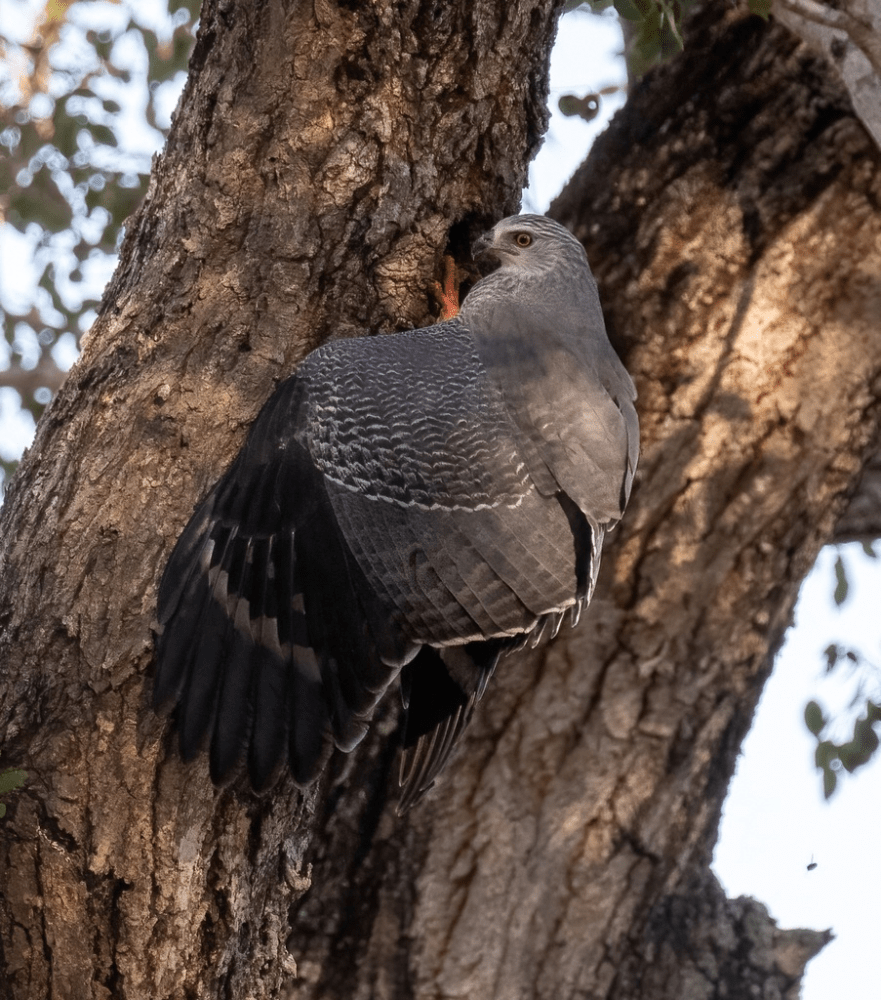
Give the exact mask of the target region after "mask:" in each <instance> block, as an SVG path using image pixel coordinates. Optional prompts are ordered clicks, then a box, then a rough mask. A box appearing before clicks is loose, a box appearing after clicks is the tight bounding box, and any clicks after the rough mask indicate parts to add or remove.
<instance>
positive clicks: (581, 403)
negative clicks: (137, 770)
mask: <svg viewBox="0 0 881 1000" xmlns="http://www.w3.org/2000/svg"><path fill="white" fill-rule="evenodd" d="M475 249H476V250H477V251H478V252H480V253H488V254H491V255H492V256H495V257H496V258H497V259H498V260H499V261H500V266H499V268H498V269H497V270H495V271H494V272H493V273H492V274H490V275H489V276H488V277H486V278H484V279H482V280H481V281H479V282H478V283H477V284H476V285H475V286H474V288H473V289H472V290H471V292H470V293H469V295H468V296H467V298H466V299H465V302H464V304H463V306H462V308H461V311H460V312H459V313H458V315H457V316H455V317H454V318H453V319H450V320H447V321H446V322H442V323H438V324H436V325H434V326H429V327H425V328H423V329H419V330H409V331H407V332H404V333H396V334H387V335H383V336H376V337H360V338H355V339H351V340H340V341H335V342H332V343H329V344H325V345H324V346H323V347H320V348H318V349H317V350H316V351H313V352H312V353H311V354H310V355H309V356H308V357H307V358H306V359H305V360H304V361H303V363H302V364H301V365H300V367H299V369H298V370H297V373H296V374H295V375H293V376H292V377H291V378H289V379H287V380H286V381H285V382H282V383H281V384H280V385H279V387H278V388H277V389H276V391H275V393H274V394H273V396H272V397H271V398H270V399H269V401H268V402H267V403H266V405H265V406H264V407H263V410H262V411H261V413H260V415H259V416H258V418H257V420H256V421H255V423H254V426H253V427H252V428H251V431H250V433H249V434H248V437H247V440H246V442H245V444H244V447H243V448H242V450H241V452H240V453H239V455H238V457H237V458H236V459H235V461H234V462H233V464H232V465H231V466H230V468H229V470H228V471H227V472H226V473H225V475H224V476H223V477H222V478H221V479H220V480H219V482H218V483H217V484H216V485H215V486H214V488H213V489H212V490H211V492H210V493H209V494H208V496H207V497H206V498H205V500H204V501H202V503H201V504H200V505H199V507H198V508H197V509H196V511H195V513H194V514H193V517H192V518H191V520H190V522H189V524H188V525H187V527H186V528H185V530H184V532H183V534H182V535H181V537H180V539H179V540H178V542H177V545H176V546H175V548H174V551H173V552H172V555H171V558H170V559H169V562H168V565H167V567H166V569H165V573H164V575H163V577H162V582H161V584H160V588H159V611H158V619H159V629H158V636H157V643H156V652H157V673H156V684H155V689H154V701H155V703H156V705H157V706H160V705H164V704H174V705H176V706H177V725H178V728H179V735H180V745H181V751H182V754H183V756H184V758H185V759H190V758H192V757H193V756H194V755H195V754H196V753H197V752H198V751H199V749H200V748H201V747H202V746H203V745H204V744H205V743H206V742H207V744H208V747H209V762H210V769H211V776H212V778H213V779H214V780H215V781H222V780H223V779H225V778H226V777H227V776H228V775H229V774H230V773H231V772H233V771H234V770H235V768H236V767H237V766H238V765H239V763H240V761H241V760H242V759H243V758H244V759H245V760H246V762H247V770H248V774H249V777H250V780H251V783H252V784H253V785H254V787H255V788H258V789H260V788H263V787H265V786H266V785H267V784H268V783H269V782H270V781H271V780H272V779H273V777H274V776H275V775H276V774H277V773H278V770H279V768H280V766H281V765H282V764H283V762H285V761H286V762H287V763H288V764H289V766H290V768H291V770H292V772H293V775H294V778H295V779H296V780H297V781H298V782H300V783H302V784H307V783H308V782H310V781H312V780H313V779H314V778H315V777H316V775H317V773H318V771H319V770H320V767H321V765H322V763H323V761H324V758H325V756H326V748H327V746H328V743H329V741H330V740H332V741H333V743H335V744H336V746H338V747H339V748H340V749H342V750H351V749H352V748H353V747H354V746H355V745H356V744H357V743H358V742H359V740H360V739H361V737H362V736H363V735H364V733H365V731H366V728H367V723H368V721H369V719H370V716H371V714H372V712H373V709H374V707H375V706H376V703H377V702H378V701H379V699H380V697H382V695H383V693H384V691H385V690H386V688H388V687H389V685H391V684H392V682H393V681H394V680H395V678H396V677H398V676H400V682H401V690H402V695H403V698H404V704H405V706H406V711H407V721H406V725H405V732H404V751H403V759H402V766H401V784H402V793H401V800H400V803H399V810H403V809H405V808H407V807H408V806H410V805H412V803H413V802H415V801H416V800H417V799H418V798H419V797H420V796H421V795H422V794H424V792H425V791H427V790H428V789H429V788H430V787H431V785H432V784H433V783H434V780H435V778H436V776H437V774H438V772H439V771H440V770H441V768H442V767H443V766H444V764H445V763H446V761H447V759H448V757H449V754H450V751H451V750H452V748H453V746H454V745H455V743H456V741H457V740H458V738H459V737H460V735H461V733H462V731H463V729H464V728H465V726H466V725H467V723H468V721H469V719H470V717H471V715H472V713H473V710H474V705H475V703H476V701H477V700H478V699H479V698H480V697H481V695H482V694H483V691H484V688H485V686H486V684H487V681H488V680H489V677H490V675H491V674H492V672H493V670H494V669H495V666H496V663H497V661H498V659H499V657H500V655H501V654H502V653H504V652H506V651H508V650H511V649H513V648H517V647H519V646H522V645H523V644H524V643H525V642H527V641H537V640H538V638H539V637H540V635H541V634H542V633H543V632H544V630H545V629H546V627H548V626H549V627H550V630H551V631H552V632H554V633H555V632H556V630H557V629H559V627H560V623H561V621H562V619H563V617H564V615H565V614H566V613H567V612H568V613H569V615H570V616H571V620H572V623H573V624H575V623H576V622H577V620H578V616H579V614H580V612H581V610H582V608H583V607H584V606H585V605H586V604H587V603H588V601H589V600H590V597H591V594H592V591H593V587H594V584H595V582H596V577H597V572H598V569H599V560H600V552H601V548H602V542H603V535H604V533H605V531H606V530H608V529H609V528H610V527H613V526H614V525H615V524H616V523H617V521H618V520H619V519H620V518H621V516H622V514H623V512H624V507H625V505H626V503H627V498H628V496H629V494H630V487H631V483H632V481H633V475H634V471H635V469H636V462H637V455H638V449H639V430H638V424H637V418H636V411H635V409H634V405H633V404H634V399H635V397H636V393H635V391H634V387H633V383H632V381H631V379H630V376H629V375H628V374H627V372H626V371H625V369H624V367H623V366H622V364H621V362H620V361H619V359H618V357H617V355H616V354H615V352H614V351H613V349H612V347H611V345H610V344H609V341H608V339H607V337H606V332H605V328H604V325H603V318H602V313H601V310H600V304H599V299H598V297H597V291H596V285H595V283H594V280H593V277H592V276H591V273H590V269H589V267H588V263H587V258H586V256H585V253H584V250H583V248H582V247H581V245H580V244H579V243H578V241H577V240H576V239H575V238H574V237H573V236H571V235H570V234H569V233H568V232H567V230H565V229H564V228H563V227H562V226H560V225H558V224H557V223H555V222H552V221H551V220H549V219H546V218H544V217H542V216H536V215H520V216H511V217H510V218H507V219H503V220H502V221H501V222H499V223H498V224H497V225H496V226H495V227H494V228H493V229H492V230H491V231H490V232H489V233H487V234H486V235H485V236H483V237H481V238H480V240H478V242H477V244H475Z"/></svg>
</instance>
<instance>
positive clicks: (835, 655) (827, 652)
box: [823, 642, 841, 673]
mask: <svg viewBox="0 0 881 1000" xmlns="http://www.w3.org/2000/svg"><path fill="white" fill-rule="evenodd" d="M823 655H824V656H825V657H826V673H829V671H830V670H833V669H834V667H835V664H836V663H838V660H839V659H840V657H841V649H840V648H839V647H838V646H837V645H836V644H835V643H834V642H830V643H829V645H828V646H827V647H826V648H825V649H824V650H823Z"/></svg>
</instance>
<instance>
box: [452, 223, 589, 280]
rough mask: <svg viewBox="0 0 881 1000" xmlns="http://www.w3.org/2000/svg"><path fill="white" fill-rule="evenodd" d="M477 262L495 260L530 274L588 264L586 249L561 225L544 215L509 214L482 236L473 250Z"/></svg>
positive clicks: (504, 265)
mask: <svg viewBox="0 0 881 1000" xmlns="http://www.w3.org/2000/svg"><path fill="white" fill-rule="evenodd" d="M471 253H472V255H473V256H474V258H475V259H477V258H478V257H482V256H484V255H487V256H490V257H495V258H496V259H497V260H498V261H499V262H500V263H501V265H502V267H509V268H510V267H516V268H518V269H520V268H522V269H524V270H528V271H533V272H536V271H549V270H559V269H560V268H561V267H566V266H567V265H568V266H572V264H578V265H580V266H582V267H583V266H586V265H587V257H586V256H585V253H584V248H583V247H582V246H581V244H580V243H579V242H578V240H576V239H575V237H574V236H573V235H572V234H571V233H570V232H569V230H568V229H565V228H564V227H563V226H561V225H560V224H559V223H558V222H554V221H553V219H548V218H545V216H543V215H509V216H508V217H507V218H506V219H502V221H501V222H497V223H496V225H495V226H493V228H492V229H490V230H489V232H487V233H484V234H483V235H482V236H480V237H479V238H478V239H477V240H476V241H475V242H474V245H473V246H472V248H471Z"/></svg>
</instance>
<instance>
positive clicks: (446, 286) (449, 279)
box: [432, 254, 461, 322]
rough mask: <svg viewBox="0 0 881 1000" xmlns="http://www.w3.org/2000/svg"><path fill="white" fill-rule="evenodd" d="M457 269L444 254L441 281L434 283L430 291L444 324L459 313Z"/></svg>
mask: <svg viewBox="0 0 881 1000" xmlns="http://www.w3.org/2000/svg"><path fill="white" fill-rule="evenodd" d="M460 282H461V278H460V277H459V269H458V268H457V267H456V262H455V261H454V260H453V258H452V257H451V256H450V255H449V254H444V277H443V281H435V282H434V283H433V284H432V291H433V292H434V295H435V298H436V299H437V301H438V304H439V305H440V319H441V321H442V322H445V321H446V320H448V319H452V318H453V317H454V316H455V315H456V314H457V313H458V312H459V284H460Z"/></svg>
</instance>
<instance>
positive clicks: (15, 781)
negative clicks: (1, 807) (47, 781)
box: [0, 767, 28, 795]
mask: <svg viewBox="0 0 881 1000" xmlns="http://www.w3.org/2000/svg"><path fill="white" fill-rule="evenodd" d="M27 777H28V775H27V771H19V770H17V769H16V768H14V767H10V768H7V769H6V770H5V771H0V795H5V794H6V793H7V792H14V791H15V789H16V788H21V786H22V785H23V784H24V783H25V781H27Z"/></svg>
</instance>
